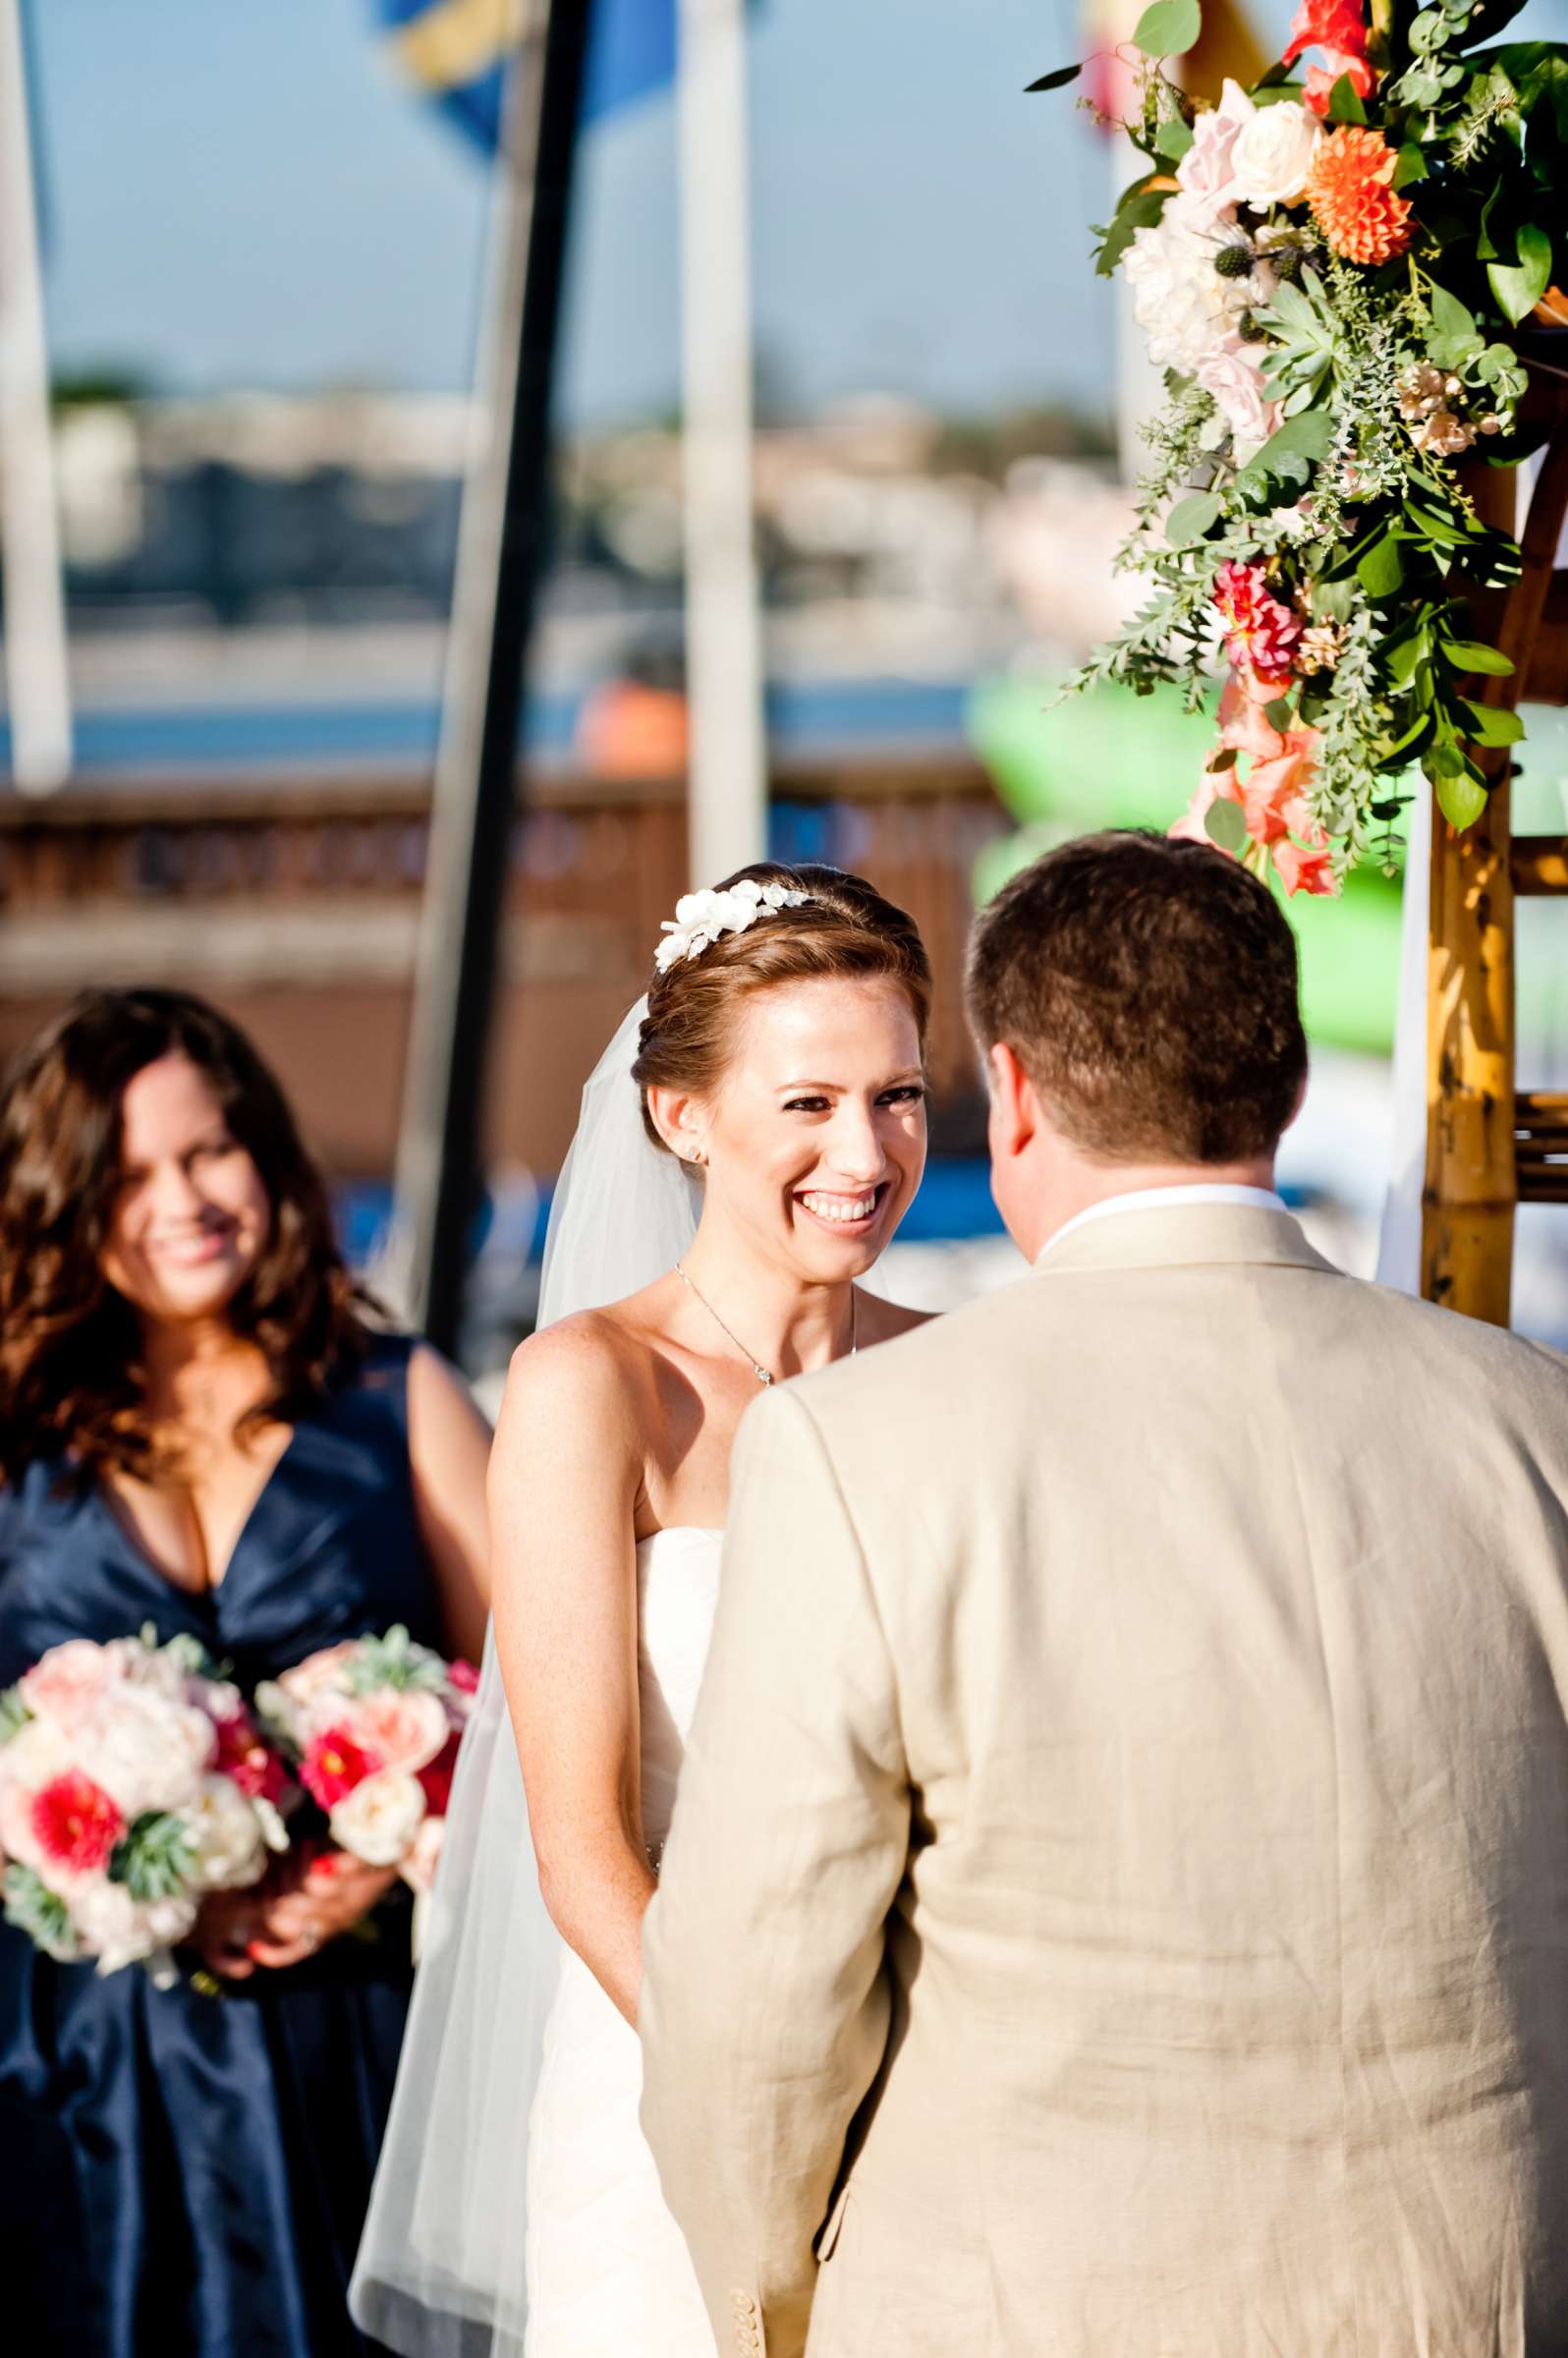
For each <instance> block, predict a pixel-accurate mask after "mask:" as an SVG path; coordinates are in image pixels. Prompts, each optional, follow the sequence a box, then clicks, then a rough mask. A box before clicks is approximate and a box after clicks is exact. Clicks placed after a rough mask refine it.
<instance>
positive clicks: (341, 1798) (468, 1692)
mask: <svg viewBox="0 0 1568 2358" xmlns="http://www.w3.org/2000/svg"><path fill="white" fill-rule="evenodd" d="M477 1685H478V1674H477V1672H476V1670H475V1669H474V1667H473V1665H472V1664H471V1663H469V1662H464V1661H453V1662H446V1661H443V1660H442V1658H441V1656H439V1655H437V1654H432V1653H431V1652H430V1650H429V1649H428V1647H425V1646H418V1645H416V1644H415V1642H414V1640H413V1639H412V1638H411V1637H410V1636H409V1633H408V1631H407V1629H405V1628H404V1627H403V1625H402V1624H401V1623H398V1624H397V1625H396V1626H395V1627H393V1628H392V1629H389V1630H388V1631H387V1633H386V1635H385V1636H384V1637H370V1638H352V1639H349V1640H347V1641H346V1642H345V1643H344V1644H342V1645H340V1646H329V1647H327V1648H326V1649H325V1650H324V1651H323V1652H321V1653H319V1654H312V1655H310V1656H308V1658H307V1659H306V1660H305V1661H303V1662H301V1663H299V1664H298V1666H297V1667H296V1668H294V1669H292V1670H286V1671H284V1673H283V1675H282V1676H281V1678H278V1679H276V1680H273V1681H270V1682H268V1683H267V1684H265V1685H263V1686H259V1687H257V1689H256V1698H255V1700H256V1709H257V1711H258V1712H260V1714H261V1716H262V1718H263V1720H264V1721H265V1723H266V1725H267V1727H268V1728H269V1730H270V1731H271V1732H272V1733H273V1734H274V1735H275V1736H276V1737H277V1739H278V1740H279V1742H280V1743H281V1744H282V1745H283V1746H284V1747H285V1749H286V1750H287V1752H288V1754H289V1756H290V1758H291V1760H292V1761H293V1762H294V1763H295V1767H296V1772H297V1774H298V1776H299V1780H300V1782H301V1784H303V1785H304V1786H305V1788H306V1790H307V1792H308V1793H309V1794H310V1796H311V1797H312V1799H313V1800H314V1801H315V1802H316V1803H317V1804H318V1806H319V1807H320V1808H321V1809H322V1810H323V1811H324V1812H325V1813H326V1819H327V1825H328V1828H329V1830H330V1832H331V1836H332V1839H333V1841H334V1842H335V1843H336V1844H337V1845H338V1847H339V1849H340V1850H346V1851H349V1852H351V1853H352V1855H353V1856H354V1857H355V1858H357V1859H361V1860H363V1861H364V1864H365V1865H366V1866H369V1867H396V1868H397V1869H398V1871H399V1873H400V1874H401V1876H402V1877H403V1880H404V1881H405V1882H407V1883H408V1884H409V1885H410V1886H411V1888H412V1889H413V1890H414V1891H415V1892H416V1893H420V1894H423V1893H425V1892H427V1891H428V1890H429V1888H430V1885H431V1883H432V1882H433V1881H434V1878H435V1868H436V1861H437V1859H438V1858H439V1856H440V1851H441V1836H442V1833H443V1831H444V1829H445V1825H446V1808H447V1801H448V1799H449V1797H450V1795H451V1791H452V1774H453V1770H454V1768H455V1767H456V1765H457V1754H458V1744H459V1742H460V1740H461V1738H462V1734H463V1729H464V1726H465V1725H466V1723H467V1720H468V1716H469V1712H470V1711H471V1710H472V1708H473V1701H474V1695H475V1690H476V1687H477Z"/></svg>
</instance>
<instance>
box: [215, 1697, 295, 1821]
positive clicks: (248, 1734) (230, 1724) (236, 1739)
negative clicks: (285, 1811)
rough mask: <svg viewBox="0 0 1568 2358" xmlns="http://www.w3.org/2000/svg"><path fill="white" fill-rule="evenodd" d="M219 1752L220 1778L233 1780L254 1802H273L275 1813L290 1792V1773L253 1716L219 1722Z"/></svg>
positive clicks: (240, 1714)
mask: <svg viewBox="0 0 1568 2358" xmlns="http://www.w3.org/2000/svg"><path fill="white" fill-rule="evenodd" d="M217 1733H218V1749H217V1752H216V1754H215V1755H214V1757H213V1762H212V1767H213V1770H214V1772H215V1773H216V1774H217V1775H219V1776H231V1777H233V1779H234V1781H235V1783H236V1784H237V1785H238V1786H239V1788H240V1790H241V1792H242V1793H247V1794H249V1795H250V1797H251V1799H252V1801H269V1802H271V1804H272V1806H273V1808H274V1809H277V1808H278V1807H279V1806H280V1805H281V1803H282V1802H283V1800H284V1798H285V1796H286V1795H287V1793H288V1791H289V1783H290V1779H289V1772H288V1769H287V1768H285V1767H284V1765H283V1761H282V1759H281V1757H280V1756H279V1755H278V1754H277V1753H276V1752H274V1751H273V1749H272V1747H271V1745H270V1744H268V1743H267V1742H266V1741H265V1740H264V1739H263V1738H262V1736H261V1735H260V1734H259V1733H258V1732H257V1730H256V1726H255V1722H254V1721H253V1720H252V1717H251V1714H250V1712H236V1713H235V1715H234V1717H233V1718H232V1719H220V1720H219V1721H218V1722H217Z"/></svg>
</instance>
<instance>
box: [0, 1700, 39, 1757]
mask: <svg viewBox="0 0 1568 2358" xmlns="http://www.w3.org/2000/svg"><path fill="white" fill-rule="evenodd" d="M31 1717H32V1713H31V1712H29V1711H28V1707H27V1705H26V1704H25V1703H24V1702H23V1700H22V1689H21V1688H20V1687H6V1688H5V1689H4V1690H3V1691H0V1744H9V1743H10V1741H11V1739H12V1737H13V1736H20V1735H21V1733H22V1731H23V1729H24V1728H25V1727H26V1726H27V1724H28V1720H29V1719H30V1718H31Z"/></svg>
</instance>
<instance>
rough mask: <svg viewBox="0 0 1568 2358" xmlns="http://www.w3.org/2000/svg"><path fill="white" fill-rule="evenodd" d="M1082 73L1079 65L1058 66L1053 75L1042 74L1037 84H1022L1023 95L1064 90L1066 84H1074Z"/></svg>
mask: <svg viewBox="0 0 1568 2358" xmlns="http://www.w3.org/2000/svg"><path fill="white" fill-rule="evenodd" d="M1083 71H1084V69H1083V67H1082V66H1081V65H1080V66H1058V67H1057V69H1056V71H1055V73H1054V74H1042V75H1041V76H1040V78H1039V80H1038V82H1026V83H1025V84H1024V95H1025V96H1026V97H1028V96H1029V94H1030V92H1031V91H1033V90H1060V89H1064V88H1065V87H1066V85H1067V84H1068V83H1070V82H1076V81H1077V80H1078V77H1079V76H1080V74H1082V72H1083Z"/></svg>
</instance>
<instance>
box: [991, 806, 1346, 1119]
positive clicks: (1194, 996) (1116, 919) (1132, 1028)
mask: <svg viewBox="0 0 1568 2358" xmlns="http://www.w3.org/2000/svg"><path fill="white" fill-rule="evenodd" d="M967 995H968V1001H969V1014H970V1022H971V1024H972V1026H973V1027H974V1031H975V1036H976V1039H978V1041H979V1043H980V1048H981V1050H982V1051H988V1050H989V1049H990V1048H991V1047H993V1046H994V1045H995V1043H996V1042H997V1041H998V1040H1005V1041H1006V1043H1007V1045H1008V1046H1009V1047H1010V1048H1011V1049H1012V1050H1013V1052H1014V1053H1015V1055H1016V1056H1017V1057H1018V1060H1019V1062H1020V1063H1021V1064H1022V1065H1023V1067H1024V1070H1025V1071H1026V1072H1027V1073H1028V1075H1029V1077H1030V1079H1031V1080H1032V1081H1033V1082H1034V1084H1035V1087H1036V1090H1037V1091H1038V1092H1039V1093H1040V1095H1041V1096H1042V1097H1043V1098H1044V1099H1045V1101H1046V1104H1047V1105H1048V1107H1049V1109H1050V1113H1051V1117H1052V1119H1053V1120H1054V1121H1055V1122H1056V1124H1057V1125H1058V1127H1059V1128H1060V1129H1061V1130H1062V1131H1063V1132H1064V1133H1065V1135H1066V1136H1067V1137H1068V1138H1070V1139H1071V1140H1072V1141H1073V1143H1074V1145H1075V1146H1078V1147H1080V1148H1082V1149H1083V1150H1084V1151H1086V1152H1087V1153H1091V1154H1094V1155H1097V1156H1099V1157H1101V1158H1102V1159H1103V1160H1105V1161H1107V1162H1143V1161H1159V1162H1188V1163H1227V1162H1247V1161H1251V1160H1253V1159H1255V1158H1256V1157H1257V1156H1259V1155H1262V1154H1271V1153H1272V1152H1273V1150H1274V1148H1275V1146H1276V1145H1277V1144H1278V1142H1279V1138H1280V1135H1281V1133H1282V1132H1283V1130H1284V1128H1285V1126H1286V1124H1287V1123H1288V1122H1289V1120H1290V1118H1291V1115H1292V1113H1293V1112H1294V1111H1295V1107H1296V1102H1297V1098H1298V1095H1299V1094H1300V1090H1301V1086H1302V1082H1303V1080H1304V1079H1305V1077H1306V1072H1307V1040H1306V1036H1305V1034H1304V1033H1303V1031H1302V1023H1301V1010H1300V1007H1299V1005H1298V1001H1297V977H1296V942H1295V937H1294V935H1293V934H1292V932H1291V929H1290V927H1289V926H1288V925H1287V924H1286V922H1285V918H1284V914H1283V912H1282V911H1281V909H1280V907H1279V904H1278V902H1277V901H1276V900H1275V898H1274V896H1273V894H1272V893H1271V892H1270V891H1269V889H1268V887H1267V886H1266V885H1265V884H1261V883H1260V882H1259V880H1258V878H1257V877H1256V876H1254V875H1251V874H1249V873H1248V871H1247V870H1246V869H1244V868H1241V867H1239V866H1238V864H1237V863H1236V862H1235V861H1234V860H1232V859H1230V858H1229V857H1228V856H1227V855H1226V854H1225V853H1223V852H1220V851H1215V850H1211V849H1210V848H1209V847H1208V846H1207V845H1206V844H1200V843H1190V842H1185V841H1181V840H1177V841H1172V840H1170V839H1169V838H1167V837H1165V836H1163V835H1150V834H1145V833H1141V832H1134V831H1128V832H1125V833H1122V832H1117V833H1114V834H1104V835H1088V836H1085V837H1084V838H1083V839H1082V840H1081V841H1079V842H1077V843H1068V844H1064V845H1063V846H1062V847H1061V848H1060V849H1059V850H1057V851H1054V852H1047V853H1046V854H1045V855H1044V857H1043V858H1042V859H1039V860H1036V862H1035V863H1034V864H1033V866H1032V867H1030V868H1026V869H1025V870H1023V872H1022V873H1021V874H1020V875H1016V876H1014V878H1013V879H1012V881H1011V883H1009V884H1006V885H1004V886H1003V888H1002V890H1001V891H1000V892H999V893H998V894H997V896H996V898H995V899H994V900H993V901H992V902H991V903H990V905H989V907H988V908H986V909H983V910H982V911H981V912H980V917H979V918H978V919H977V921H976V924H975V930H974V933H973V935H972V937H971V941H970V953H969V972H968V977H967Z"/></svg>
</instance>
